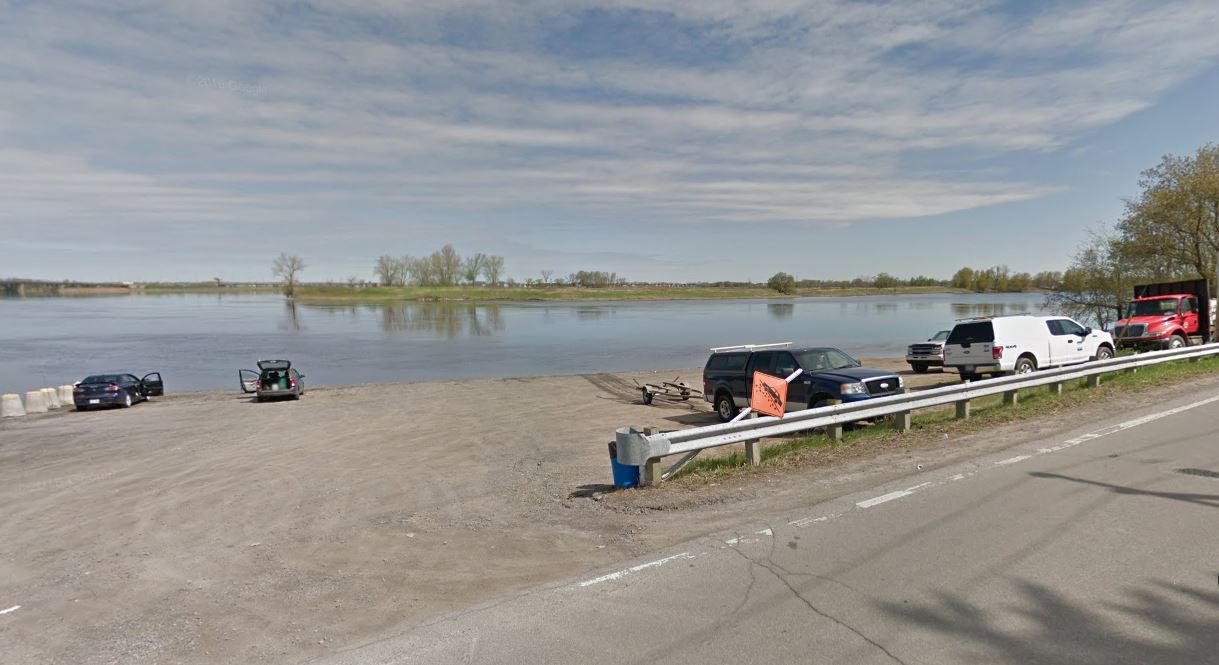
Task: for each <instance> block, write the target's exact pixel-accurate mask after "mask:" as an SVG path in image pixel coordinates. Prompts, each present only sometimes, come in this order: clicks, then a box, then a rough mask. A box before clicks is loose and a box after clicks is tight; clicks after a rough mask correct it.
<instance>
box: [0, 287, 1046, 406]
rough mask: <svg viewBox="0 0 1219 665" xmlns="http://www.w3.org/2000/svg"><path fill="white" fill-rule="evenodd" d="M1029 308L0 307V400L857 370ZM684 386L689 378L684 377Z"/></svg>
mask: <svg viewBox="0 0 1219 665" xmlns="http://www.w3.org/2000/svg"><path fill="white" fill-rule="evenodd" d="M1042 300H1043V299H1042V297H1041V296H1040V295H1037V294H936V295H894V296H865V297H852V298H796V299H782V300H780V299H774V300H767V299H750V300H677V301H672V300H670V301H646V302H609V301H604V302H545V303H477V304H475V303H414V302H412V303H358V304H303V303H295V304H294V303H289V302H286V301H285V300H284V299H283V298H281V297H279V296H277V295H253V294H249V295H209V294H180V295H178V294H175V295H138V296H114V297H106V296H95V297H79V298H71V297H60V298H55V297H50V298H0V392H20V391H25V390H30V389H33V388H38V387H42V386H51V385H60V384H64V383H72V382H74V381H78V380H80V379H81V378H83V377H84V376H85V375H86V374H89V373H94V372H102V371H124V372H132V373H135V374H137V375H142V374H143V373H146V372H151V371H159V372H162V373H163V375H164V378H165V382H166V388H167V390H169V391H184V390H211V389H218V388H219V389H236V387H237V370H238V369H241V368H250V367H253V366H254V362H255V361H256V360H258V359H260V358H287V359H289V360H291V361H292V362H293V363H294V364H295V365H296V366H297V367H298V368H299V369H300V371H301V372H302V373H304V374H305V375H306V384H307V385H315V386H316V385H341V384H358V383H385V382H414V381H434V380H442V379H466V378H474V377H509V376H530V375H541V374H576V373H586V372H616V371H628V370H640V369H652V368H672V367H693V366H701V365H702V364H703V362H705V360H706V356H707V349H708V347H711V346H724V345H730V344H742V343H764V342H776V341H783V342H787V341H790V342H795V343H796V344H798V345H828V346H837V347H839V348H841V349H843V350H845V351H847V352H848V353H850V354H852V355H855V356H858V357H887V356H901V355H903V354H904V353H905V348H906V345H907V344H909V343H911V342H916V341H920V340H922V339H925V338H926V337H928V336H929V335H931V334H933V333H934V332H935V331H937V330H941V329H946V328H950V327H951V326H952V323H953V321H954V320H955V319H958V318H962V317H967V316H980V315H987V314H1003V313H1008V314H1010V313H1018V312H1032V313H1037V312H1039V311H1041V307H1042ZM686 378H696V377H686Z"/></svg>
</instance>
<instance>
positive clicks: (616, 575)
mask: <svg viewBox="0 0 1219 665" xmlns="http://www.w3.org/2000/svg"><path fill="white" fill-rule="evenodd" d="M693 558H694V555H693V554H690V553H689V552H682V553H681V554H674V555H673V556H667V557H665V558H663V559H657V560H656V561H649V562H648V563H641V564H639V565H638V566H631V567H630V568H627V569H626V570H620V571H618V572H616V573H610V574H608V575H602V576H601V577H594V578H593V579H591V580H586V581H584V582H581V583H580V586H582V587H586V586H592V585H594V584H600V583H601V582H609V581H610V580H616V579H618V578H620V577H626V576H627V575H630V574H631V573H637V572H639V571H641V570H644V569H647V568H655V567H656V566H663V565H665V564H666V563H668V562H670V561H674V560H676V559H693Z"/></svg>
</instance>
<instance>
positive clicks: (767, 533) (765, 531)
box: [753, 529, 775, 536]
mask: <svg viewBox="0 0 1219 665" xmlns="http://www.w3.org/2000/svg"><path fill="white" fill-rule="evenodd" d="M753 534H754V535H755V536H773V535H775V532H774V531H771V530H770V529H762V530H761V531H754V532H753Z"/></svg>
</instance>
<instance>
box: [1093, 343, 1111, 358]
mask: <svg viewBox="0 0 1219 665" xmlns="http://www.w3.org/2000/svg"><path fill="white" fill-rule="evenodd" d="M1112 357H1113V349H1110V348H1109V347H1107V346H1102V347H1100V348H1099V349H1097V350H1096V359H1097V360H1108V359H1110V358H1112Z"/></svg>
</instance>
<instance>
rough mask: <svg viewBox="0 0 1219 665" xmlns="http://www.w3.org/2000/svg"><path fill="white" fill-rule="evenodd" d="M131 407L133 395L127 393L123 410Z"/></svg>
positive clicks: (124, 397)
mask: <svg viewBox="0 0 1219 665" xmlns="http://www.w3.org/2000/svg"><path fill="white" fill-rule="evenodd" d="M130 407H131V393H127V394H125V395H124V396H123V408H124V409H127V408H130Z"/></svg>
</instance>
